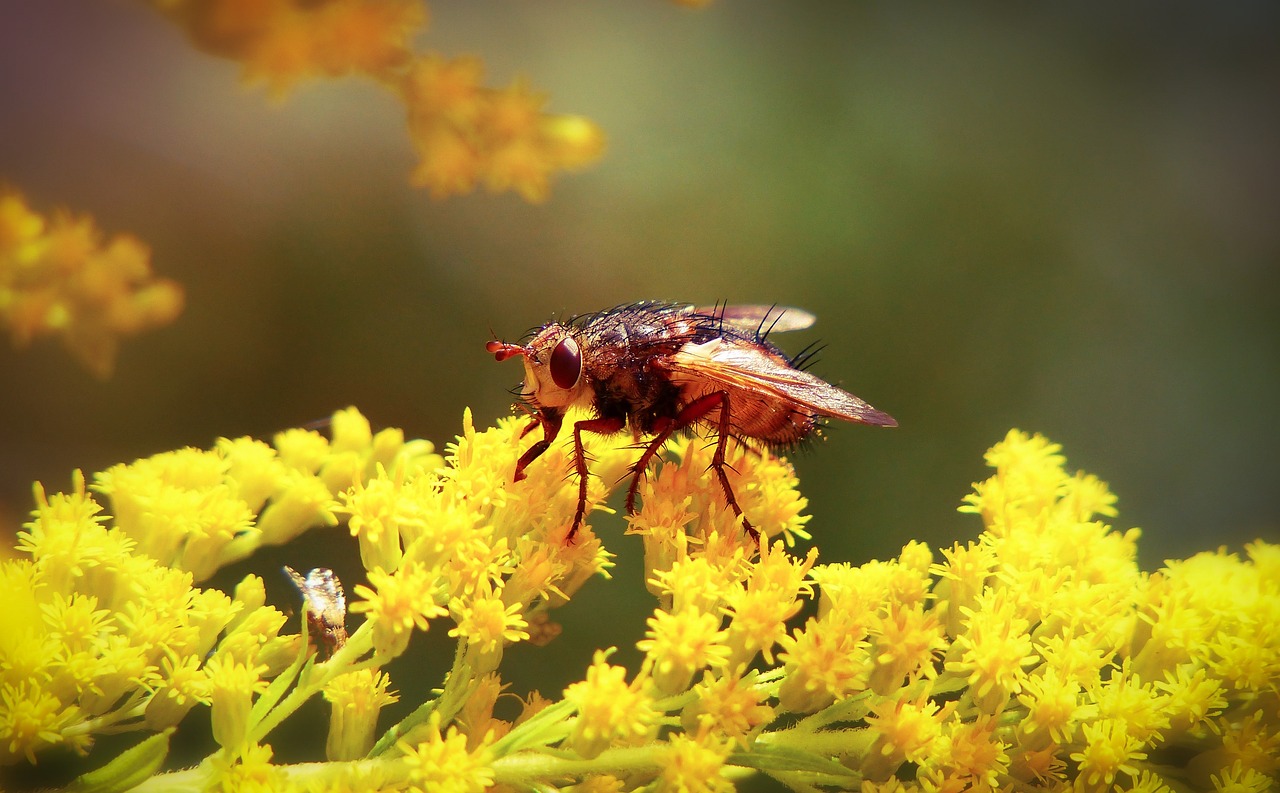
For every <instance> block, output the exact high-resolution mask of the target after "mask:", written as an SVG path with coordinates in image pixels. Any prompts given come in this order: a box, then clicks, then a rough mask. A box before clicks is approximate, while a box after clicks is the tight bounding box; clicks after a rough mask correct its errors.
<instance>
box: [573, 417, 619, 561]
mask: <svg viewBox="0 0 1280 793" xmlns="http://www.w3.org/2000/svg"><path fill="white" fill-rule="evenodd" d="M625 425H626V421H625V420H624V419H611V418H598V419H586V420H584V421H579V422H577V423H575V424H574V425H573V465H574V468H575V469H577V471H578V511H577V512H576V513H574V516H573V526H571V527H570V528H569V533H568V534H567V535H566V536H565V538H564V541H565V542H572V541H573V535H575V534H577V533H578V528H579V527H580V526H582V519H583V518H585V517H586V515H587V474H588V471H587V453H586V452H585V451H584V450H583V448H582V431H583V430H586V431H587V432H594V433H596V434H597V435H612V434H613V433H615V432H617V431H618V430H620V429H622V428H623V426H625Z"/></svg>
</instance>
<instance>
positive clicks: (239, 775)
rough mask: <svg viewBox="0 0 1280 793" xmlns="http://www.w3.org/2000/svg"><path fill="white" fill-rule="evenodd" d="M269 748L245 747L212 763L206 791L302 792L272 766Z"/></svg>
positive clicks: (261, 746) (219, 756)
mask: <svg viewBox="0 0 1280 793" xmlns="http://www.w3.org/2000/svg"><path fill="white" fill-rule="evenodd" d="M272 754H273V752H272V750H271V747H270V746H267V745H254V746H246V747H244V749H243V751H240V752H223V753H219V754H215V755H213V756H212V757H211V758H210V759H209V771H210V774H209V779H208V784H207V786H206V788H205V789H206V790H210V791H217V793H274V791H284V793H291V791H295V790H299V789H300V788H298V787H297V786H295V785H293V784H291V782H290V780H289V777H288V776H286V775H285V774H284V773H281V770H280V768H279V766H274V765H272V764H271V756H272Z"/></svg>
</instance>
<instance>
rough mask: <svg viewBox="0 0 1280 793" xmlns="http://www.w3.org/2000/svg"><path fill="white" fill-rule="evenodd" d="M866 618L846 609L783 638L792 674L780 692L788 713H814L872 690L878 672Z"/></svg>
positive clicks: (785, 658)
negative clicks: (874, 671)
mask: <svg viewBox="0 0 1280 793" xmlns="http://www.w3.org/2000/svg"><path fill="white" fill-rule="evenodd" d="M866 636H867V625H866V616H865V615H863V614H854V613H852V612H850V611H846V610H843V609H839V610H833V611H831V612H829V613H828V614H826V615H825V616H823V617H822V618H821V619H818V618H813V619H810V620H809V621H808V622H807V623H805V626H804V628H802V629H798V630H796V631H795V632H793V633H792V634H791V635H789V636H783V637H782V638H781V639H780V640H779V643H780V644H781V645H782V653H781V656H780V659H779V660H781V661H782V663H783V664H784V666H785V668H786V670H787V676H786V678H785V679H784V680H783V682H782V687H781V688H780V689H779V691H778V704H779V705H780V706H781V707H782V709H783V710H787V711H795V712H799V713H812V712H813V711H816V710H818V709H820V708H825V707H827V706H828V705H830V704H832V703H833V702H834V701H835V700H836V699H838V698H843V697H846V696H848V695H849V694H851V693H853V692H855V691H861V690H862V689H864V688H866V686H867V681H868V678H869V675H870V672H871V669H872V662H871V657H870V653H869V651H868V650H869V647H870V645H869V643H868V642H867V641H866Z"/></svg>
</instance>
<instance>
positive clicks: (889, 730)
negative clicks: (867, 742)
mask: <svg viewBox="0 0 1280 793" xmlns="http://www.w3.org/2000/svg"><path fill="white" fill-rule="evenodd" d="M872 709H873V711H874V714H875V715H873V716H868V717H867V725H868V727H869V728H870V730H871V731H872V732H873V733H875V736H876V738H875V743H874V744H873V745H872V747H871V749H870V750H869V751H868V752H867V754H868V765H867V767H866V768H865V769H864V772H865V773H866V774H867V776H868V777H870V778H871V779H872V780H873V781H883V780H884V779H885V778H887V777H889V776H891V775H892V773H893V771H894V769H896V768H897V767H898V766H899V765H901V764H902V763H903V762H904V761H905V762H909V763H916V764H920V763H923V762H925V761H926V760H927V759H928V758H929V757H930V754H931V750H932V749H933V744H934V742H935V741H937V740H938V739H939V738H941V737H942V734H943V725H944V723H945V722H946V720H947V719H948V718H949V717H950V716H951V712H952V710H953V708H952V707H951V706H947V707H945V708H944V707H943V706H941V705H939V704H937V703H935V702H931V701H929V700H928V699H927V698H926V697H923V696H916V697H915V698H914V699H911V698H907V697H901V696H900V698H896V699H886V700H883V701H881V702H879V703H877V704H875V705H874V706H873V708H872Z"/></svg>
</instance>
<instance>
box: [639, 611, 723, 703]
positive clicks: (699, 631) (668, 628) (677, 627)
mask: <svg viewBox="0 0 1280 793" xmlns="http://www.w3.org/2000/svg"><path fill="white" fill-rule="evenodd" d="M720 621H721V618H720V616H719V615H718V614H705V613H703V612H700V611H695V610H692V609H686V610H684V611H677V612H675V613H672V612H669V611H663V610H661V609H659V610H658V611H656V612H655V613H654V615H653V616H652V617H650V618H649V620H648V625H649V630H647V631H646V632H645V638H644V639H641V640H640V641H639V642H636V648H637V649H639V650H640V652H642V653H644V654H645V655H646V656H647V659H648V663H649V664H650V665H651V667H652V675H653V684H654V686H655V687H656V688H657V690H658V692H659V693H660V694H662V695H663V696H670V695H672V694H678V693H680V692H681V691H684V690H685V689H687V688H688V687H689V684H690V683H692V682H693V676H694V674H695V673H696V672H698V671H699V670H701V669H704V668H707V667H710V668H712V669H719V668H721V667H723V666H724V664H725V663H726V662H727V661H728V659H729V648H728V647H727V646H726V645H725V643H724V641H725V638H726V636H727V634H726V633H725V632H724V631H722V630H720Z"/></svg>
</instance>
